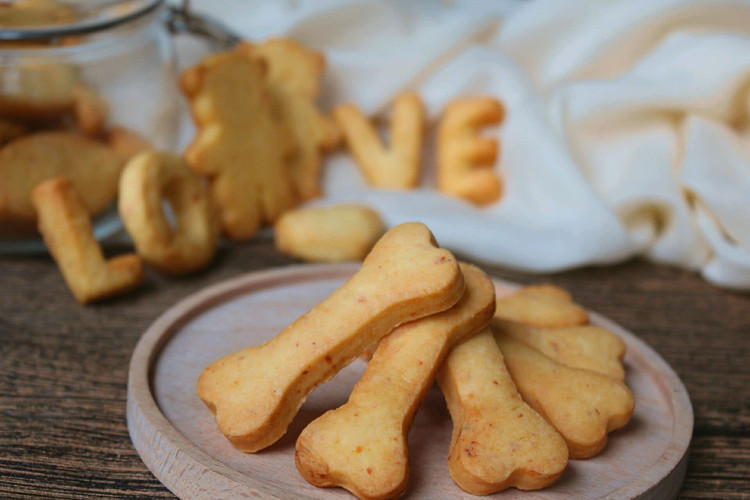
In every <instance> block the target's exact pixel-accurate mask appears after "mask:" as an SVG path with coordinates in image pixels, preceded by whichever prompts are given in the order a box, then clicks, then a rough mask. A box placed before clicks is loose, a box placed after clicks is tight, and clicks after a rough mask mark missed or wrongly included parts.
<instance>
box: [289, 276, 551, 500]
mask: <svg viewBox="0 0 750 500" xmlns="http://www.w3.org/2000/svg"><path fill="white" fill-rule="evenodd" d="M461 271H462V272H463V275H464V281H465V283H466V291H465V292H464V295H463V297H461V300H459V301H458V303H456V305H454V306H453V307H452V308H450V309H448V310H447V311H443V312H441V313H438V314H434V315H432V316H428V317H425V318H422V319H418V320H416V321H412V322H411V323H406V324H405V325H402V326H400V327H398V328H396V329H395V330H394V331H393V332H392V333H391V334H390V335H388V336H387V337H386V338H384V339H383V340H381V341H380V344H379V345H378V347H377V349H376V351H375V354H374V355H373V357H372V360H370V362H369V364H368V365H367V370H366V371H365V374H364V375H363V376H362V378H361V379H360V381H359V382H357V385H356V386H355V387H354V389H353V390H352V393H351V395H350V396H349V401H348V402H347V403H346V404H344V405H343V406H341V407H340V408H338V409H336V410H331V411H329V412H327V413H325V414H324V415H322V416H321V417H319V418H318V419H316V420H314V421H313V422H312V423H310V424H309V425H308V426H307V427H306V428H305V430H304V431H302V434H300V436H299V439H297V446H296V452H295V461H296V463H297V470H299V472H300V474H302V476H303V477H304V478H305V479H307V480H308V481H309V482H311V483H312V484H314V485H316V486H341V487H343V488H346V489H347V490H349V491H351V492H352V493H354V494H355V495H356V496H357V497H359V498H366V499H376V498H396V497H399V496H401V494H403V492H404V491H405V490H406V488H407V486H408V482H409V449H408V446H407V436H408V434H409V430H410V428H411V424H412V421H413V419H414V414H415V413H416V411H417V409H418V408H419V406H420V404H421V403H422V401H423V400H424V397H425V396H426V395H427V391H428V390H429V389H430V387H431V386H432V382H433V380H434V379H435V374H436V372H437V370H438V368H439V366H440V364H441V363H442V361H443V359H444V358H445V356H446V354H447V353H448V351H449V350H450V348H451V346H452V345H455V344H456V343H458V342H461V341H462V340H464V339H465V338H467V337H469V336H471V335H473V334H474V333H476V332H477V331H478V330H479V329H480V328H483V327H484V326H486V325H487V323H488V322H489V321H490V319H491V318H492V313H493V311H494V309H495V286H494V285H493V283H492V280H490V279H489V277H488V276H487V275H486V274H485V273H484V272H482V270H481V269H479V268H477V267H474V266H471V265H469V264H463V263H462V264H461ZM563 446H564V444H563Z"/></svg>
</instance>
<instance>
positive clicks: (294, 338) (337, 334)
mask: <svg viewBox="0 0 750 500" xmlns="http://www.w3.org/2000/svg"><path fill="white" fill-rule="evenodd" d="M463 292H464V281H463V275H462V274H461V271H460V269H459V266H458V262H457V261H456V259H455V257H453V255H452V254H451V253H450V252H448V251H447V250H444V249H440V248H438V247H437V244H436V242H435V239H434V237H433V236H432V233H431V232H430V230H429V229H427V227H426V226H425V225H424V224H420V223H406V224H402V225H400V226H396V227H395V228H393V229H391V230H390V231H388V232H387V233H386V234H385V235H384V236H383V237H382V238H381V239H380V241H379V242H378V243H377V244H376V245H375V247H374V248H373V249H372V251H371V252H370V254H369V255H368V256H367V258H365V260H364V262H363V264H362V269H360V271H359V272H357V273H356V274H355V275H354V276H353V277H352V278H351V279H350V280H349V281H348V282H347V283H345V284H344V285H343V286H342V287H341V288H339V289H338V290H336V291H335V292H334V293H333V294H331V295H330V296H329V297H328V298H327V299H325V300H324V301H323V302H321V303H320V304H318V305H317V306H315V307H314V308H313V309H311V310H310V311H309V312H307V313H306V314H304V315H303V316H301V317H300V318H299V319H297V320H296V321H295V322H294V323H292V324H291V325H290V326H288V327H287V328H286V329H284V330H283V331H282V332H281V333H279V334H278V335H277V336H276V337H274V338H273V339H271V340H269V341H267V342H265V343H264V344H262V345H259V346H255V347H250V348H247V349H244V350H242V351H239V352H236V353H234V354H231V355H229V356H226V357H224V358H222V359H220V360H218V361H216V362H215V363H213V364H212V365H210V366H209V367H208V368H206V370H205V371H204V372H203V374H202V375H201V376H200V379H199V380H198V395H199V396H200V397H201V399H202V400H203V401H204V402H205V403H206V405H208V407H209V408H210V409H211V410H212V411H214V412H215V414H216V420H217V422H218V425H219V429H220V430H221V432H223V433H224V435H225V436H226V437H227V438H228V439H229V440H230V441H231V442H232V444H233V445H234V446H236V447H237V448H239V449H240V450H242V451H247V452H254V451H258V450H260V449H263V448H265V447H266V446H269V445H271V444H273V443H274V442H275V441H276V440H278V439H279V438H280V437H281V436H282V435H283V434H284V433H285V432H286V429H287V427H288V426H289V423H290V422H291V420H292V419H293V418H294V415H296V413H297V411H298V410H299V407H300V406H301V405H302V403H303V402H304V400H305V398H306V397H307V395H308V394H309V393H310V392H311V391H312V390H313V389H314V388H315V387H317V386H318V385H319V384H321V383H323V382H325V381H327V380H329V379H331V378H332V377H333V376H334V375H335V374H336V373H337V372H338V371H339V370H340V369H341V368H343V367H344V366H346V365H348V364H349V363H350V362H351V361H353V360H354V358H356V357H357V356H358V355H359V354H360V353H361V352H362V351H363V350H364V349H365V348H367V347H368V346H370V345H372V344H374V343H376V342H377V341H378V340H380V339H381V338H382V337H384V336H385V335H386V334H388V333H389V332H390V331H392V330H393V329H394V328H395V327H396V326H398V325H399V324H401V323H404V322H407V321H411V320H414V319H417V318H421V317H423V316H427V315H429V314H434V313H437V312H440V311H443V310H445V309H448V308H449V307H451V306H452V305H453V304H455V303H456V302H457V301H458V300H459V299H460V298H461V295H462V294H463Z"/></svg>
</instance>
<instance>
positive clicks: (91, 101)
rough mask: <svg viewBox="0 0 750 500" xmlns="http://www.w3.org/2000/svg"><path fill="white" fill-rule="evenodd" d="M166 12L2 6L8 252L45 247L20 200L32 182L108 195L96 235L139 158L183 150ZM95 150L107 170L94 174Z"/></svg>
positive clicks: (144, 1) (155, 6)
mask: <svg viewBox="0 0 750 500" xmlns="http://www.w3.org/2000/svg"><path fill="white" fill-rule="evenodd" d="M165 11H166V6H165V2H164V1H163V0H125V1H111V0H89V1H77V0H67V1H66V0H17V1H13V2H2V3H0V243H6V242H13V241H19V240H32V239H33V240H37V241H39V240H38V233H37V228H36V226H37V221H36V216H35V214H34V213H33V212H32V213H31V215H30V214H29V211H28V210H27V208H28V207H27V206H26V205H28V204H29V203H30V200H28V199H26V198H25V197H24V196H19V195H18V193H19V192H21V191H23V192H25V191H28V189H27V188H28V186H27V185H28V184H29V182H31V181H32V180H33V181H34V182H36V181H39V182H42V181H44V180H48V178H50V176H52V177H63V178H69V179H71V180H73V179H75V182H76V183H77V184H79V186H78V189H79V190H80V191H82V192H83V193H85V192H86V191H97V192H101V193H108V199H107V200H105V202H104V203H96V204H91V205H90V206H88V208H89V209H90V215H91V216H92V217H94V224H95V225H96V221H97V217H102V218H104V217H105V216H106V215H107V213H109V212H111V213H112V214H113V215H112V216H111V217H109V218H108V220H113V219H115V218H116V217H115V216H114V214H115V213H116V209H115V208H114V202H115V198H116V195H117V182H118V179H119V172H120V170H121V169H122V167H123V166H124V164H125V162H126V161H127V160H128V159H129V158H130V157H131V156H133V155H134V154H136V153H138V152H140V151H142V150H144V149H148V148H157V149H162V150H174V149H175V148H176V146H177V140H178V138H179V135H180V123H181V120H180V102H179V97H178V95H179V94H178V92H177V91H176V87H175V81H176V67H175V59H174V51H173V47H172V40H171V37H170V35H169V32H168V31H167V28H166V25H165V23H164V16H165ZM50 135H52V136H54V138H55V140H54V142H55V147H54V148H52V147H48V146H49V144H48V143H49V140H45V138H49V137H50ZM78 148H83V149H82V150H81V151H80V154H78V152H77V150H78ZM8 149H9V150H10V151H7V150H8ZM60 150H64V151H65V152H66V154H65V155H63V156H64V157H62V156H61V155H59V154H58V153H59V151H60ZM91 150H97V151H98V150H101V151H100V153H99V154H98V155H96V156H97V157H99V158H101V157H106V158H107V159H108V161H107V162H106V165H104V166H101V168H100V167H99V166H97V165H92V164H90V161H91V159H92V158H93V157H92V155H90V154H88V152H90V151H91ZM113 161H114V162H115V163H116V168H112V165H111V163H112V162H113ZM40 177H43V178H40ZM32 187H33V186H32ZM19 198H20V200H19ZM118 229H119V227H118ZM114 230H115V229H113V231H114ZM39 248H40V249H43V245H42V244H41V242H39Z"/></svg>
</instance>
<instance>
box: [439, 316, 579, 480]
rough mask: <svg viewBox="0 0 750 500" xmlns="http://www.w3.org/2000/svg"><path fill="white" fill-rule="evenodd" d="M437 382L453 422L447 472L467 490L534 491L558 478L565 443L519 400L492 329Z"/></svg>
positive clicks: (460, 351)
mask: <svg viewBox="0 0 750 500" xmlns="http://www.w3.org/2000/svg"><path fill="white" fill-rule="evenodd" d="M438 382H439V383H440V388H441V389H442V390H443V394H445V400H446V402H447V403H448V411H450V414H451V418H452V419H453V436H452V439H451V448H450V454H449V455H448V470H449V471H450V474H451V477H452V478H453V480H454V481H456V484H458V485H459V486H460V487H461V488H462V489H463V490H465V491H468V492H469V493H471V494H473V495H488V494H490V493H494V492H496V491H501V490H504V489H506V488H509V487H516V488H519V489H522V490H533V489H539V488H544V487H545V486H549V485H550V484H552V483H553V482H555V481H556V480H557V478H558V477H560V474H562V472H563V470H565V467H566V465H567V463H568V447H567V445H566V444H565V440H564V439H563V438H562V436H560V434H559V433H558V432H557V431H556V430H555V429H554V428H553V427H552V426H551V425H550V424H549V423H547V421H546V420H544V418H543V417H542V416H541V415H539V414H538V413H537V412H535V411H534V410H533V409H532V408H531V407H530V406H529V405H527V404H526V403H525V402H524V401H523V399H521V396H520V395H519V394H518V389H516V385H515V384H514V383H513V380H512V379H511V377H510V374H509V373H508V370H507V368H506V367H505V362H504V361H503V355H502V354H501V353H500V349H498V347H497V344H496V343H495V339H494V338H493V337H492V332H491V331H490V329H489V328H485V329H484V330H482V331H481V332H480V333H478V334H477V335H475V336H474V337H472V338H471V339H469V340H467V341H466V342H464V343H463V344H460V345H458V346H456V347H455V348H454V349H453V350H452V351H451V352H450V354H449V355H448V357H447V358H446V360H445V363H443V366H442V368H441V369H440V372H439V373H438Z"/></svg>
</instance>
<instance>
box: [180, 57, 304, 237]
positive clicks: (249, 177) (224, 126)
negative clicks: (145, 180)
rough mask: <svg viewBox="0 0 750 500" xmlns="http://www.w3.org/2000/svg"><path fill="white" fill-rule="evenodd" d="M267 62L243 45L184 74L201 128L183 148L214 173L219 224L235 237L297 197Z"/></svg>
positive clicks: (202, 169)
mask: <svg viewBox="0 0 750 500" xmlns="http://www.w3.org/2000/svg"><path fill="white" fill-rule="evenodd" d="M266 75H267V65H266V64H265V63H264V62H263V61H261V60H260V59H259V58H256V57H253V56H251V55H249V54H247V51H245V50H241V49H238V50H233V51H230V52H224V53H220V54H215V55H211V56H209V57H208V58H206V59H204V60H203V61H202V62H201V63H200V64H199V65H198V66H195V67H193V68H191V69H189V70H187V71H186V72H185V73H183V75H182V77H181V79H180V84H181V86H182V90H183V92H184V93H185V95H186V96H187V98H188V100H189V101H190V109H191V111H192V115H193V118H194V120H195V123H196V125H197V128H198V133H197V135H196V137H195V139H194V140H193V142H192V143H191V144H190V146H189V147H188V148H187V150H186V151H185V159H186V160H187V162H188V164H189V165H190V167H191V168H192V169H193V170H195V171H196V172H198V173H200V174H202V175H205V176H207V177H209V179H210V182H211V195H212V197H213V200H214V203H215V204H216V207H217V209H218V213H219V220H220V223H221V228H222V229H223V231H224V232H225V233H226V235H227V236H229V237H230V238H232V239H234V240H246V239H248V238H251V237H252V236H254V235H255V233H256V232H257V231H258V229H259V228H260V226H261V225H262V224H267V223H273V222H274V221H275V220H276V219H277V218H278V217H279V216H280V215H281V214H282V213H283V212H284V211H285V210H288V209H289V208H291V207H292V206H293V205H294V203H295V197H294V193H293V190H292V186H291V180H290V176H289V172H288V167H287V164H286V159H287V156H288V155H289V154H290V153H291V151H292V148H293V145H294V144H293V141H292V138H291V135H290V132H289V130H288V129H286V128H285V127H283V126H282V124H281V123H280V122H279V121H278V119H277V118H276V117H275V116H274V114H273V100H272V96H271V92H270V91H269V88H268V85H267V82H266Z"/></svg>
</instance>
